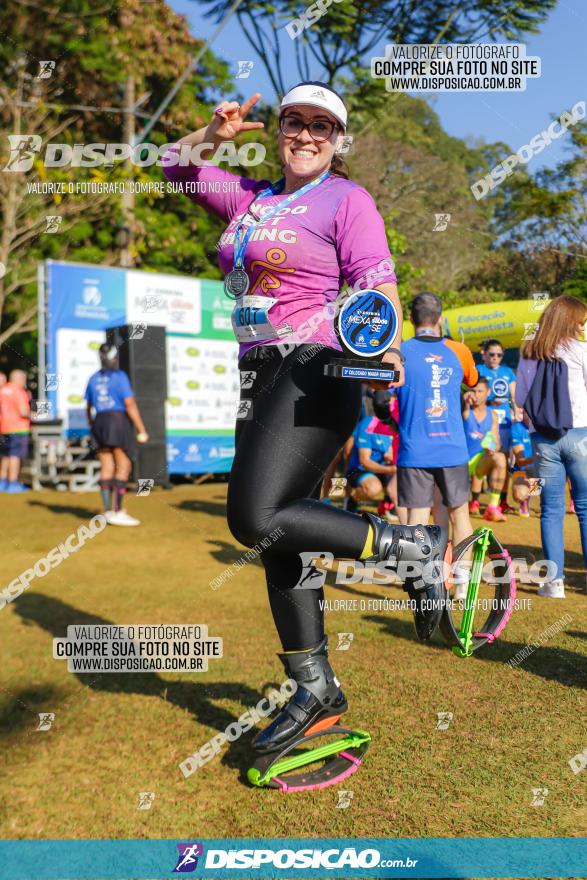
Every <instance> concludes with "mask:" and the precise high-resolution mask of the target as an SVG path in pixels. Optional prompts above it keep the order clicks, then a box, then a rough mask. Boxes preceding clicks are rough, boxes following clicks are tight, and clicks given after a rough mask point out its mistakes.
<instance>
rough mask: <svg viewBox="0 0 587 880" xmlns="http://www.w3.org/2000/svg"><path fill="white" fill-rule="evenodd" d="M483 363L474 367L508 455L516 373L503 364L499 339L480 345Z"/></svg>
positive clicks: (504, 507) (505, 491) (504, 498)
mask: <svg viewBox="0 0 587 880" xmlns="http://www.w3.org/2000/svg"><path fill="white" fill-rule="evenodd" d="M481 358H482V360H483V363H482V364H479V366H478V367H477V369H478V371H479V375H480V376H485V377H486V378H487V379H488V380H489V397H488V399H487V402H488V403H489V406H491V407H493V408H494V410H495V412H496V413H497V417H498V419H499V438H500V446H501V449H502V451H503V452H504V453H505V454H506V455H507V454H508V452H509V451H510V448H511V440H510V434H511V430H512V416H515V418H516V419H517V417H518V409H517V407H516V404H515V394H516V374H515V373H514V371H513V370H512V369H511V368H510V367H506V366H505V365H504V364H503V363H502V361H503V345H502V344H501V342H500V341H499V339H488V340H487V341H486V342H484V343H483V345H482V346H481ZM507 494H508V479H507V476H506V482H505V485H504V487H503V490H502V493H501V502H500V508H501V510H502V512H503V513H506V512H507V510H508V503H507Z"/></svg>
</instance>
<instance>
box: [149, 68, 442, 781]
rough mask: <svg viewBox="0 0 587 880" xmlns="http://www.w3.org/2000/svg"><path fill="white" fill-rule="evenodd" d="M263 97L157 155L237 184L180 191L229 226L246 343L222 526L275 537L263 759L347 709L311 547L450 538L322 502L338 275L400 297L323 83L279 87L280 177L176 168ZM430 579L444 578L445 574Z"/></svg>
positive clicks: (333, 418) (226, 250)
mask: <svg viewBox="0 0 587 880" xmlns="http://www.w3.org/2000/svg"><path fill="white" fill-rule="evenodd" d="M259 97H260V95H258V94H256V95H253V96H252V97H251V98H250V99H249V100H248V101H246V102H245V103H244V104H243V105H242V107H241V106H240V105H239V104H238V103H237V102H235V101H222V102H221V103H220V104H219V105H218V107H217V108H216V110H215V111H214V114H213V116H212V119H211V121H210V123H209V125H208V126H207V127H206V128H205V129H200V131H197V132H194V133H193V134H190V135H188V136H187V137H185V138H183V139H182V140H181V141H180V142H179V144H177V145H174V146H173V147H171V148H170V150H169V156H168V162H167V163H166V162H165V161H164V163H163V166H164V168H165V173H166V175H167V176H168V177H169V178H170V179H171V180H173V181H176V182H182V183H184V184H186V185H187V184H188V183H191V182H193V181H194V180H197V181H218V180H220V181H223V182H226V181H229V180H230V181H232V182H236V183H237V184H238V185H237V187H236V188H234V189H231V191H229V192H227V191H226V190H224V189H223V191H222V193H220V194H217V193H215V192H210V191H206V192H205V193H202V192H197V193H193V191H191V192H186V194H188V195H189V197H190V198H191V199H192V200H193V201H194V202H196V203H197V204H198V205H201V206H202V207H204V208H205V209H206V210H207V211H211V212H213V213H215V214H216V215H218V216H220V217H222V218H223V219H224V220H225V221H226V223H227V227H226V230H225V232H224V234H223V235H222V237H221V239H220V243H219V248H218V253H219V262H220V267H221V269H222V270H223V272H224V273H225V275H226V279H225V291H226V294H227V296H229V297H231V298H232V299H235V300H236V304H235V309H234V312H233V317H232V323H233V327H234V330H235V335H236V337H237V340H238V341H239V342H240V343H241V350H240V361H239V368H240V370H241V371H242V372H241V377H242V381H241V387H242V389H243V390H242V397H241V401H240V405H239V412H238V415H237V419H238V421H237V427H236V450H235V457H234V463H233V467H232V471H231V474H230V483H229V490H228V502H227V515H228V524H229V527H230V529H231V531H232V534H233V535H234V536H235V538H237V539H238V540H239V541H240V542H242V543H243V544H245V545H246V546H249V547H252V546H255V545H258V544H261V546H264V545H263V539H264V538H265V536H266V535H267V534H268V533H270V532H271V531H272V530H274V529H279V534H280V537H279V539H278V540H277V541H275V543H274V544H272V545H271V546H270V547H268V548H266V549H264V550H263V552H262V553H261V554H260V555H261V561H262V563H263V566H264V569H265V574H266V578H267V586H268V590H269V602H270V605H271V611H272V613H273V618H274V621H275V625H276V627H277V631H278V633H279V637H280V640H281V643H282V646H283V653H282V654H280V655H279V657H280V659H281V661H282V663H283V665H284V667H285V670H286V672H287V674H288V676H289V677H290V678H291V679H293V680H294V681H295V682H297V683H298V685H299V687H298V688H297V690H296V692H295V693H294V694H293V696H292V697H291V699H290V700H289V702H288V703H287V705H286V706H285V707H284V709H283V710H282V711H281V712H280V714H279V715H278V716H277V718H276V719H275V720H274V721H273V722H272V723H271V724H270V725H269V726H268V727H267V728H266V729H265V730H264V731H262V732H261V733H260V734H258V735H257V737H256V738H255V740H254V742H253V746H254V748H255V749H256V750H257V751H258V752H259V753H262V754H267V753H273V752H274V751H275V750H283V749H287V748H289V747H290V746H291V744H292V743H295V742H297V741H298V739H299V738H300V737H301V736H302V735H303V736H306V735H318V734H317V733H316V731H317V730H319V731H323V730H325V729H326V728H329V729H331V730H332V731H334V730H335V729H336V730H338V728H334V727H332V725H335V724H336V722H337V720H338V718H340V716H341V715H342V713H344V712H346V710H347V701H346V697H345V695H344V693H343V691H342V689H341V686H340V683H339V681H338V679H337V678H336V676H335V674H334V671H333V670H332V667H331V666H330V663H329V661H328V642H327V639H326V637H325V634H324V610H323V608H324V605H323V599H324V593H323V590H322V584H323V582H324V577H325V573H324V572H321V571H319V570H318V569H317V568H316V567H315V565H314V560H315V557H316V556H320V555H322V557H324V556H325V555H326V556H328V558H346V559H358V558H368V557H372V558H373V559H374V560H376V561H383V560H393V559H394V558H395V559H396V560H397V559H398V558H399V557H400V556H405V557H406V558H409V559H410V560H412V561H418V560H423V559H424V555H423V554H426V561H430V560H432V559H436V558H437V557H439V558H442V553H443V549H444V546H445V544H446V537H445V535H444V533H443V532H442V531H441V530H440V529H438V528H437V527H430V528H428V527H424V526H421V527H420V526H418V527H408V526H404V527H401V529H399V528H398V529H396V528H395V527H392V526H389V525H386V524H385V523H384V522H383V521H382V520H379V519H378V518H377V517H373V516H371V515H368V516H367V517H366V518H363V517H360V516H358V515H356V514H354V513H350V512H348V511H345V510H340V509H338V508H336V507H334V506H331V505H325V504H322V503H320V501H319V497H320V496H319V490H320V485H321V482H322V479H323V476H324V473H325V471H326V469H327V468H328V466H329V465H330V463H331V461H332V460H333V458H334V457H335V456H336V455H337V454H338V452H339V451H340V449H341V448H342V446H343V444H344V443H345V441H346V440H347V439H348V437H349V436H350V435H351V434H352V432H353V430H354V428H355V425H356V423H357V420H358V417H359V414H360V409H361V385H360V382H359V381H358V380H356V379H345V380H340V379H336V378H331V377H330V376H325V374H324V367H325V365H326V364H327V363H328V362H329V360H330V359H331V356H332V354H334V353H335V352H340V350H341V347H340V344H339V342H338V340H337V338H336V335H335V333H334V326H333V324H334V314H335V313H336V309H332V308H331V306H332V305H334V303H335V300H336V299H337V297H338V295H339V293H340V289H341V285H342V283H343V282H345V283H346V284H347V285H348V286H349V287H351V288H357V289H360V288H361V287H365V286H366V285H365V281H364V279H365V278H369V284H370V285H371V286H372V287H376V289H377V290H379V291H382V292H383V293H385V294H386V295H387V296H388V297H389V298H390V299H391V300H392V301H393V303H394V305H395V308H396V310H397V314H398V316H401V307H400V304H399V300H398V295H397V287H396V277H395V274H394V271H393V261H392V259H391V255H390V253H389V247H388V244H387V238H386V234H385V226H384V223H383V219H382V217H381V215H380V214H379V212H378V210H377V207H376V205H375V202H374V201H373V199H372V197H371V196H370V194H369V193H368V192H367V191H366V190H365V189H364V188H363V187H361V186H359V185H358V184H356V183H354V182H353V181H350V180H348V178H347V177H346V175H345V174H344V173H343V172H342V171H341V169H340V166H339V163H338V162H337V151H338V150H339V149H340V144H341V139H342V138H343V137H344V133H345V130H346V125H347V111H346V107H345V105H344V101H343V99H342V97H341V96H340V95H339V94H338V93H337V92H336V91H334V89H332V88H331V87H330V86H329V85H327V84H325V83H320V82H304V83H300V84H298V85H297V86H295V87H294V88H293V89H291V90H290V91H289V92H288V93H287V94H286V95H285V96H284V98H283V100H282V102H281V106H280V115H279V135H278V148H279V156H280V159H281V163H282V166H283V178H282V179H281V180H279V181H278V182H277V183H271V184H270V182H269V181H262V180H251V179H250V178H246V177H237V176H235V175H233V174H230V173H229V172H228V171H225V170H222V169H220V168H218V167H217V166H215V165H213V164H211V163H208V162H206V161H203V162H202V163H199V164H197V165H195V166H194V165H190V166H185V165H183V166H182V165H181V164H180V163H177V161H176V156H175V154H176V153H177V152H178V151H179V150H181V147H182V145H189V146H197V145H200V144H203V143H207V144H210V145H211V147H213V148H214V149H216V148H217V147H218V146H219V145H220V144H221V143H222V142H223V141H228V140H232V139H233V138H235V137H237V136H238V135H239V134H240V133H242V132H247V131H251V130H254V129H259V128H262V127H263V124H262V123H261V122H248V121H246V119H247V115H248V113H249V111H250V110H251V109H252V108H253V106H254V105H255V104H256V103H257V101H258V100H259ZM212 153H213V150H212V149H210V150H209V151H208V152H205V151H203V152H202V154H201V155H202V158H203V159H205V158H209V157H210V156H211V155H212ZM294 203H295V204H294ZM309 328H310V329H309ZM401 329H402V328H401V318H400V320H399V321H398V326H397V327H396V328H395V332H394V338H393V340H391V343H390V344H391V345H393V344H394V342H395V340H397V341H398V343H399V340H400V339H401ZM304 330H305V331H306V332H303V331H304ZM283 343H287V345H283ZM282 348H284V349H285V354H284V353H283V352H282ZM398 354H399V353H398ZM398 354H393V353H391V350H390V351H389V352H386V354H385V356H384V360H385V361H386V363H389V364H390V366H393V367H394V368H395V369H396V370H398V372H399V375H400V377H401V376H402V365H401V363H400V356H398ZM245 375H246V377H247V381H246V384H245ZM312 551H316V552H312ZM407 589H410V588H409V587H407ZM434 589H438V590H442V589H443V585H442V581H441V579H440V578H439V580H438V583H437V584H436V585H435V588H434ZM424 592H425V591H424ZM416 613H420V612H416ZM331 781H336V777H333V778H332V779H331ZM255 784H257V783H255Z"/></svg>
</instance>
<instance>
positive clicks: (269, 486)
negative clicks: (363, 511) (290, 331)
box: [227, 345, 368, 651]
mask: <svg viewBox="0 0 587 880" xmlns="http://www.w3.org/2000/svg"><path fill="white" fill-rule="evenodd" d="M336 354H337V353H336V352H335V351H334V350H333V349H330V348H326V347H324V346H317V345H298V346H296V347H295V349H294V350H293V351H292V352H291V353H290V354H288V355H287V356H286V357H282V355H281V354H280V352H279V350H278V349H277V347H276V346H257V347H256V348H254V349H252V350H251V351H250V352H248V353H247V354H246V355H245V357H244V358H243V359H242V360H241V361H240V363H239V369H240V370H241V377H242V376H243V374H244V373H247V374H248V373H249V371H253V372H255V373H256V376H255V378H254V379H252V386H251V387H250V388H243V390H242V391H241V401H243V400H250V401H252V406H251V408H250V410H249V412H248V413H247V418H246V419H245V418H243V419H238V420H237V423H236V450H235V457H234V462H233V465H232V471H231V474H230V481H229V485H228V502H227V515H228V525H229V528H230V530H231V532H232V534H233V535H234V537H235V538H236V539H237V540H238V541H240V542H241V543H242V544H245V545H246V546H248V547H253V546H255V545H257V544H258V543H259V542H260V541H262V540H263V539H264V538H265V539H266V538H267V536H268V535H269V533H270V532H274V530H276V529H280V530H281V532H283V535H280V533H277V534H278V537H276V538H275V540H274V541H272V543H271V546H270V547H269V549H265V550H263V551H262V553H261V559H262V562H263V565H264V567H265V573H266V576H267V586H268V589H269V601H270V604H271V611H272V613H273V618H274V620H275V625H276V627H277V631H278V633H279V637H280V639H281V642H282V645H283V650H284V651H295V650H301V649H303V648H309V647H312V646H314V645H316V644H318V643H319V642H320V641H321V640H322V638H323V636H324V612H323V611H322V610H321V608H320V601H321V600H322V599H323V598H324V593H323V590H322V589H302V588H298V589H295V590H294V589H293V588H295V587H297V586H298V585H299V582H300V579H301V577H302V570H303V565H302V560H301V558H300V556H299V554H300V553H304V552H316V553H320V552H327V553H332V555H333V557H334V558H341V557H342V558H347V559H357V558H358V557H359V555H360V553H361V551H362V550H363V547H364V546H365V542H366V540H367V535H368V526H367V523H366V522H365V520H363V519H361V517H359V516H357V515H356V514H353V513H347V512H346V511H344V510H338V509H337V508H335V507H332V506H330V505H327V504H321V503H320V501H318V500H317V499H318V498H319V491H320V485H321V483H322V479H323V476H324V473H325V471H326V469H327V467H328V465H329V464H330V463H331V461H332V459H333V458H334V456H335V455H336V454H337V452H338V451H339V450H340V448H341V447H342V446H343V444H344V443H345V441H346V440H347V439H348V437H349V436H350V435H351V434H352V432H353V430H354V428H355V426H356V424H357V421H358V418H359V415H360V410H361V383H360V382H359V381H357V380H354V379H331V378H328V377H326V376H324V373H323V369H324V364H326V363H328V361H329V360H330V359H331V358H332V357H333V356H334V357H335V356H336ZM247 378H248V379H249V380H251V378H252V377H250V376H247ZM245 384H246V383H245ZM274 534H275V532H274Z"/></svg>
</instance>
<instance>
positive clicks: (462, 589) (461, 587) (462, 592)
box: [452, 584, 469, 602]
mask: <svg viewBox="0 0 587 880" xmlns="http://www.w3.org/2000/svg"><path fill="white" fill-rule="evenodd" d="M468 589H469V588H468V586H467V584H457V585H456V586H455V589H454V593H453V594H452V597H453V600H454V601H455V602H464V601H465V599H466V598H467V592H468Z"/></svg>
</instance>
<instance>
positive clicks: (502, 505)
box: [499, 500, 515, 513]
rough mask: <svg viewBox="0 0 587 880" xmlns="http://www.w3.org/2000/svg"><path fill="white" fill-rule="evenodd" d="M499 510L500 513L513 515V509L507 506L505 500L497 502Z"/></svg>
mask: <svg viewBox="0 0 587 880" xmlns="http://www.w3.org/2000/svg"><path fill="white" fill-rule="evenodd" d="M499 509H500V510H501V512H502V513H515V511H514V508H513V507H510V506H509V504H508V503H507V500H506V501H500V502H499Z"/></svg>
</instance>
